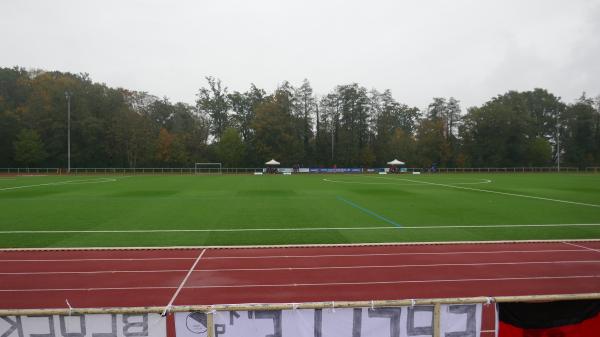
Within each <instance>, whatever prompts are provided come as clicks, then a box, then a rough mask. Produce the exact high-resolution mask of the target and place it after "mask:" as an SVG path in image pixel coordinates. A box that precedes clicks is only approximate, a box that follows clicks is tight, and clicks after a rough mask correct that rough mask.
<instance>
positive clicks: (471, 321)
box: [445, 304, 477, 337]
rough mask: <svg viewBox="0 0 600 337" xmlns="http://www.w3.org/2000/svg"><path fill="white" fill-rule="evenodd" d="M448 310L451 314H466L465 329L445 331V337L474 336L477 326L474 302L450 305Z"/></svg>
mask: <svg viewBox="0 0 600 337" xmlns="http://www.w3.org/2000/svg"><path fill="white" fill-rule="evenodd" d="M448 311H449V312H450V313H453V314H463V315H467V330H465V331H454V332H447V333H446V336H445V337H475V335H476V334H477V328H476V327H475V313H476V312H477V305H476V304H461V305H450V306H448Z"/></svg>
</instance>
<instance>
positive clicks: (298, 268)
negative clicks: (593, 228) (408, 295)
mask: <svg viewBox="0 0 600 337" xmlns="http://www.w3.org/2000/svg"><path fill="white" fill-rule="evenodd" d="M588 263H600V260H575V261H522V262H481V263H432V264H396V265H357V266H324V267H274V268H222V269H202V270H196V271H194V272H197V273H207V272H211V273H213V272H236V271H281V270H290V271H291V270H337V269H378V268H389V269H393V268H398V269H400V268H420V267H482V266H503V265H510V266H512V265H535V264H588ZM185 271H188V270H187V269H156V270H101V271H41V272H0V275H64V274H83V275H87V274H117V273H123V274H127V273H173V272H179V273H181V272H185Z"/></svg>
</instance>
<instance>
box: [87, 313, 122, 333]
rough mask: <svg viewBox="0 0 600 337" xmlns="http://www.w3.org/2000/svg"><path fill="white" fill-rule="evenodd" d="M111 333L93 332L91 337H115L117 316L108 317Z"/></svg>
mask: <svg viewBox="0 0 600 337" xmlns="http://www.w3.org/2000/svg"><path fill="white" fill-rule="evenodd" d="M110 321H111V323H110V325H111V332H94V333H92V337H117V315H116V314H112V315H110Z"/></svg>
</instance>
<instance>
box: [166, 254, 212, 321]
mask: <svg viewBox="0 0 600 337" xmlns="http://www.w3.org/2000/svg"><path fill="white" fill-rule="evenodd" d="M204 253H206V248H205V249H203V250H202V252H201V253H200V254H199V255H198V257H197V258H196V261H194V264H192V267H191V268H190V270H188V273H187V274H186V275H185V277H184V278H183V280H182V281H181V284H180V285H179V288H177V290H176V291H175V293H174V294H173V297H171V300H170V301H169V304H167V306H165V311H163V313H162V315H163V316H165V315H166V314H167V311H169V308H171V306H172V305H173V302H175V299H176V298H177V295H179V292H180V291H181V289H182V288H183V285H184V284H185V282H187V280H188V278H189V277H190V275H192V272H193V271H194V269H195V268H196V265H197V264H198V262H200V259H201V258H202V256H203V255H204Z"/></svg>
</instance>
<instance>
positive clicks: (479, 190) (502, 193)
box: [374, 177, 600, 208]
mask: <svg viewBox="0 0 600 337" xmlns="http://www.w3.org/2000/svg"><path fill="white" fill-rule="evenodd" d="M374 178H380V179H389V180H403V181H410V182H413V183H421V184H426V185H433V186H442V187H450V188H456V189H460V190H466V191H475V192H484V193H494V194H500V195H507V196H511V197H519V198H529V199H536V200H544V201H553V202H560V203H564V204H571V205H579V206H588V207H597V208H600V205H597V204H589V203H585V202H577V201H569V200H562V199H553V198H545V197H536V196H533V195H526V194H518V193H509V192H500V191H492V190H482V189H480V188H474V187H464V186H456V185H448V184H440V183H432V182H429V181H420V180H412V179H404V178H399V179H396V178H387V177H374Z"/></svg>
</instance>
